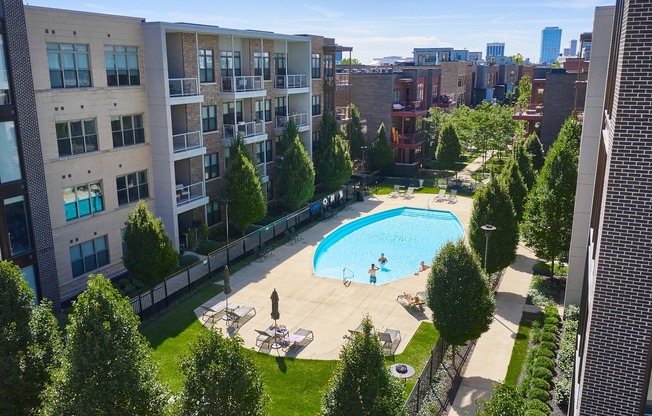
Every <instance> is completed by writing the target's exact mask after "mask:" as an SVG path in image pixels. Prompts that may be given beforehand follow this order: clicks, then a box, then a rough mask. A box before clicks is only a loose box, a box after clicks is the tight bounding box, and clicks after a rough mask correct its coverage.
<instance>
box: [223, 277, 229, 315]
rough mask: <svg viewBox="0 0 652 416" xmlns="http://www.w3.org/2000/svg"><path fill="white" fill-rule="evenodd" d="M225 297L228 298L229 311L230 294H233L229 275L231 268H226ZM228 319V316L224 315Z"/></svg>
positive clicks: (227, 306)
mask: <svg viewBox="0 0 652 416" xmlns="http://www.w3.org/2000/svg"><path fill="white" fill-rule="evenodd" d="M223 283H224V295H225V296H226V309H229V294H230V293H231V275H230V273H229V266H224V282H223ZM224 317H225V318H226V317H228V315H224Z"/></svg>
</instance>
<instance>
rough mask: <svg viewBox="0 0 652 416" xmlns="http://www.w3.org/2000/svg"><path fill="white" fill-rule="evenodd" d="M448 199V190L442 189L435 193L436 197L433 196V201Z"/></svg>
mask: <svg viewBox="0 0 652 416" xmlns="http://www.w3.org/2000/svg"><path fill="white" fill-rule="evenodd" d="M446 199H448V197H447V196H446V190H445V189H440V190H439V193H438V194H437V195H435V197H434V198H433V201H437V202H442V201H445V200H446Z"/></svg>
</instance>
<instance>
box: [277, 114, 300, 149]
mask: <svg viewBox="0 0 652 416" xmlns="http://www.w3.org/2000/svg"><path fill="white" fill-rule="evenodd" d="M298 136H299V127H297V124H296V123H295V122H294V119H293V118H290V119H289V120H288V122H287V124H286V126H285V128H284V129H283V134H281V138H280V140H279V144H278V149H277V150H278V153H279V154H280V155H283V156H285V152H286V151H287V150H288V149H289V148H290V146H292V145H293V144H294V139H296V138H297V137H298Z"/></svg>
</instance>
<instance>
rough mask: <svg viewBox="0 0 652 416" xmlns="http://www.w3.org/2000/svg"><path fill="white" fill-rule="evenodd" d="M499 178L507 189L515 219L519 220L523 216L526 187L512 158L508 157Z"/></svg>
mask: <svg viewBox="0 0 652 416" xmlns="http://www.w3.org/2000/svg"><path fill="white" fill-rule="evenodd" d="M499 180H500V181H501V183H502V185H503V186H504V187H505V189H506V190H507V193H508V194H509V197H510V199H511V200H512V204H513V205H514V211H515V212H516V220H517V221H518V222H520V221H521V219H522V218H523V210H524V209H525V201H526V200H527V187H526V186H525V181H523V176H522V175H521V172H520V171H519V169H518V164H517V163H516V160H514V158H510V159H509V160H508V161H507V165H505V168H504V169H503V172H502V174H501V175H500V178H499Z"/></svg>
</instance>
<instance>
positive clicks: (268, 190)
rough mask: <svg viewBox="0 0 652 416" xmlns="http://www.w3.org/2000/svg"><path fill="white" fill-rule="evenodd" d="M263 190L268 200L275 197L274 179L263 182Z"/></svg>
mask: <svg viewBox="0 0 652 416" xmlns="http://www.w3.org/2000/svg"><path fill="white" fill-rule="evenodd" d="M263 188H264V189H263V192H265V197H266V200H267V201H271V200H272V199H274V188H273V187H272V180H271V179H270V180H268V181H267V183H264V184H263Z"/></svg>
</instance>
